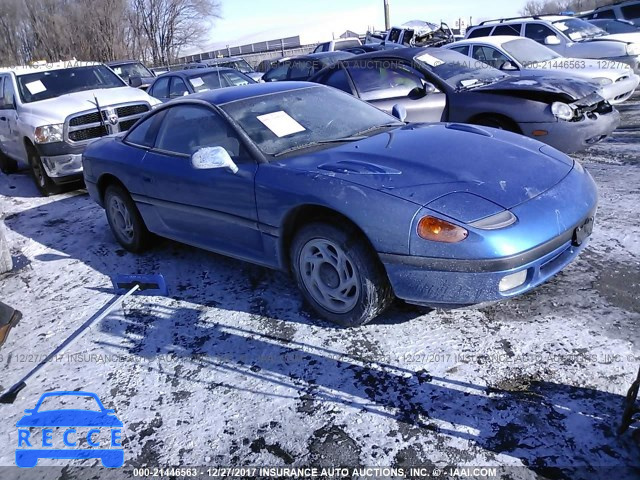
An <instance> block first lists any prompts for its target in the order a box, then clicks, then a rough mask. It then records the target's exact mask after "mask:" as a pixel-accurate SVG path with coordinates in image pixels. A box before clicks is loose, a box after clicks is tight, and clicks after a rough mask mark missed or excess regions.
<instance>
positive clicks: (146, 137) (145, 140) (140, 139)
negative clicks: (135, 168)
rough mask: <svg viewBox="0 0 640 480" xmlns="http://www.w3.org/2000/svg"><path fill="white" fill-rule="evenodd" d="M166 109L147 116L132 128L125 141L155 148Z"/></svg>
mask: <svg viewBox="0 0 640 480" xmlns="http://www.w3.org/2000/svg"><path fill="white" fill-rule="evenodd" d="M166 112H167V111H166V110H161V111H160V112H158V113H155V114H153V115H151V116H149V117H146V118H145V119H144V120H142V121H141V122H140V123H139V124H138V125H136V126H135V127H134V128H132V129H131V130H130V131H129V133H128V134H127V136H126V137H125V139H124V141H125V143H129V144H133V145H137V146H140V147H145V148H153V145H154V143H155V141H156V135H157V134H158V127H159V126H160V124H161V122H162V119H163V118H164V116H165V114H166Z"/></svg>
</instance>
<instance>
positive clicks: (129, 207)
mask: <svg viewBox="0 0 640 480" xmlns="http://www.w3.org/2000/svg"><path fill="white" fill-rule="evenodd" d="M123 208H124V209H125V210H122V209H123ZM104 209H105V213H106V215H107V222H109V227H111V232H112V233H113V236H114V237H115V238H116V240H117V241H118V243H119V244H120V245H122V246H123V247H124V248H125V249H126V250H129V251H130V252H142V251H144V250H146V249H147V248H149V246H150V245H151V237H152V235H151V233H150V232H149V230H147V227H146V225H145V224H144V220H142V216H140V212H139V211H138V208H137V207H136V205H135V203H133V199H132V198H131V195H129V193H128V192H127V191H126V190H125V189H124V188H122V187H121V186H120V185H109V186H108V187H107V189H106V190H105V192H104ZM127 213H128V217H127Z"/></svg>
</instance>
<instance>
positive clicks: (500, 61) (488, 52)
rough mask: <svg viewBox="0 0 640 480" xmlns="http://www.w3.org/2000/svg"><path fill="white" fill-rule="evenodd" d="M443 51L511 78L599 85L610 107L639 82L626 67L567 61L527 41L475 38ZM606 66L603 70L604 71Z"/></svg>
mask: <svg viewBox="0 0 640 480" xmlns="http://www.w3.org/2000/svg"><path fill="white" fill-rule="evenodd" d="M444 48H448V49H451V50H454V51H456V52H458V53H462V54H463V55H467V56H469V57H471V58H473V59H475V60H478V61H479V62H483V63H486V64H488V65H490V66H492V67H494V68H497V69H498V70H501V71H503V72H505V73H508V74H510V75H514V76H527V77H529V76H534V77H535V76H544V77H545V78H549V76H550V75H553V74H557V75H559V76H563V77H564V76H566V75H572V76H574V77H580V78H582V79H586V80H591V81H593V82H595V83H597V84H598V85H600V86H601V94H602V97H603V98H605V99H606V100H608V101H609V103H611V104H614V105H615V104H618V103H621V102H624V101H625V100H626V99H628V98H629V97H630V96H631V95H632V94H633V92H634V91H635V89H636V88H637V86H638V83H640V77H639V76H638V75H636V74H634V73H633V70H631V68H630V67H629V65H627V64H625V63H620V62H613V61H607V62H606V65H605V64H603V63H602V62H601V61H600V60H593V59H588V58H567V57H563V56H561V55H560V54H558V53H556V52H554V51H553V50H551V49H550V48H547V47H545V46H544V45H540V44H539V43H537V42H535V41H533V40H530V39H528V38H523V37H516V36H510V35H504V36H503V35H499V36H494V37H479V38H471V39H469V40H461V41H459V42H455V43H451V44H449V45H446V46H445V47H444ZM604 67H606V68H604Z"/></svg>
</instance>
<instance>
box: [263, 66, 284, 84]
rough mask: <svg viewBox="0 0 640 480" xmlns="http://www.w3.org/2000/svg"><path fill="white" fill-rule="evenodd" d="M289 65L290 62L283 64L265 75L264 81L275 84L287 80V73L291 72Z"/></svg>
mask: <svg viewBox="0 0 640 480" xmlns="http://www.w3.org/2000/svg"><path fill="white" fill-rule="evenodd" d="M289 65H290V63H289V62H282V63H281V64H279V65H278V66H277V67H274V68H272V69H271V70H269V71H268V72H267V73H265V74H264V77H263V80H264V81H265V82H275V81H280V80H284V79H286V78H287V72H288V71H289Z"/></svg>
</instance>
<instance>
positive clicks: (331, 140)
mask: <svg viewBox="0 0 640 480" xmlns="http://www.w3.org/2000/svg"><path fill="white" fill-rule="evenodd" d="M401 125H404V123H400V122H393V123H385V124H383V125H374V126H373V127H369V128H367V129H365V130H362V131H361V132H357V133H354V134H353V135H349V136H348V137H340V138H328V139H326V140H316V141H314V142H309V143H303V144H302V145H294V146H293V147H289V148H287V149H285V150H282V151H281V152H278V153H274V154H273V156H274V157H281V156H282V155H286V154H287V153H291V152H295V151H296V150H302V149H303V148H310V147H315V146H316V145H326V144H328V143H342V142H356V141H358V140H364V139H366V138H369V137H367V136H365V135H364V134H365V133H368V132H371V131H373V130H378V129H379V128H386V127H399V126H401Z"/></svg>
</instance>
